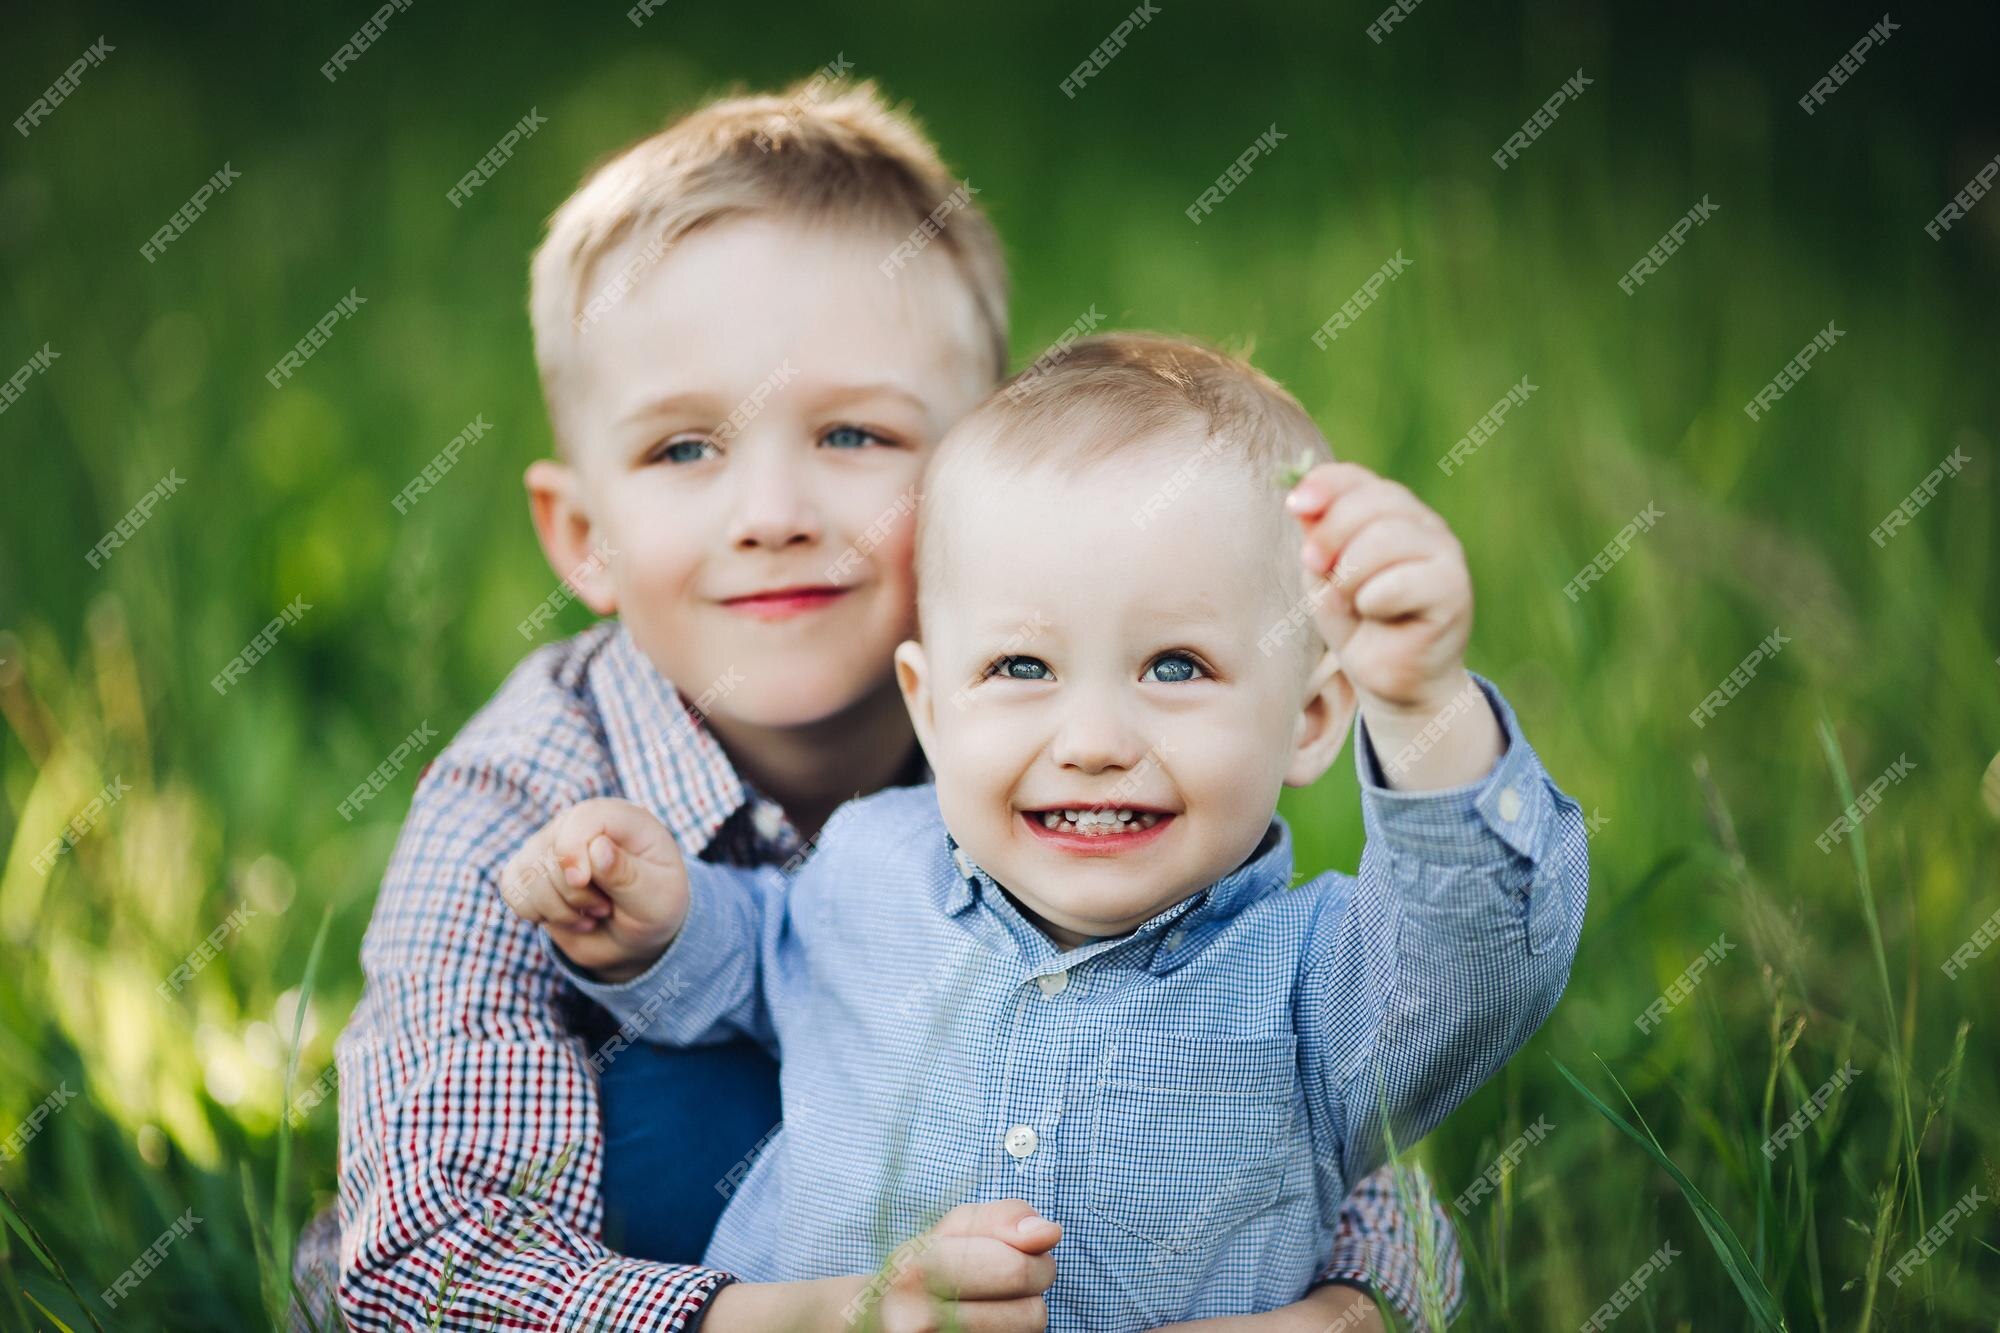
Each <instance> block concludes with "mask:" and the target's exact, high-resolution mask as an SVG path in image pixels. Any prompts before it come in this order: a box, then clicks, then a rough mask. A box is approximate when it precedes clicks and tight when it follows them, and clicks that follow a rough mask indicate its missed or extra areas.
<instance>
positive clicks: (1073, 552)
mask: <svg viewBox="0 0 2000 1333" xmlns="http://www.w3.org/2000/svg"><path fill="white" fill-rule="evenodd" d="M1198 446H1199V442H1198V441H1196V442H1194V443H1191V444H1188V445H1186V446H1185V447H1180V448H1176V449H1172V450H1162V451H1155V450H1150V449H1149V450H1145V451H1143V452H1141V453H1139V454H1137V455H1133V454H1127V455H1124V456H1123V457H1121V458H1120V459H1118V460H1117V461H1116V462H1114V463H1109V464H1105V465H1101V466H1097V467H1094V468H1091V469H1090V470H1088V471H1086V472H1085V473H1083V474H1082V475H1080V476H1064V475H1058V474H1057V473H1055V472H1053V471H1048V470H1036V471H1032V472H1030V473H1028V474H1027V475H1026V476H1024V477H1021V478H1019V479H1012V478H1003V477H1002V476H1000V475H997V474H996V475H991V476H987V475H979V476H978V478H977V483H976V485H975V484H963V482H962V478H960V479H954V480H953V482H952V483H951V487H950V491H951V493H950V495H949V496H944V495H940V496H938V497H936V498H935V503H937V504H939V505H949V507H950V511H951V512H950V520H949V521H950V524H951V527H950V529H949V533H948V535H947V536H946V538H945V540H946V542H947V543H948V545H947V546H946V548H945V550H946V554H945V558H944V560H943V561H942V563H941V571H940V573H941V577H940V581H941V582H942V583H943V584H945V585H946V586H944V587H940V588H929V589H926V590H925V595H924V608H925V611H924V642H923V644H922V646H921V648H918V647H917V646H916V645H911V646H908V647H906V648H905V649H904V650H903V652H904V654H905V655H906V657H907V656H909V655H911V654H912V653H913V652H914V653H915V654H916V655H917V658H918V660H919V661H921V663H922V664H923V669H924V674H925V676H926V678H927V681H928V687H929V689H928V693H929V705H928V716H929V719H930V724H929V726H928V728H925V727H924V726H923V723H922V720H921V719H920V720H919V728H920V733H921V734H923V735H924V737H925V743H926V747H927V749H928V751H929V754H930V759H931V764H932V768H933V769H934V771H935V773H936V775H937V784H938V799H939V802H940V805H941V808H942V810H943V813H944V817H945V822H946V823H947V824H948V825H949V826H950V828H951V830H952V833H953V835H954V836H955V837H957V838H958V839H959V841H960V842H961V843H962V844H963V845H964V846H965V849H966V851H967V852H968V853H969V854H970V855H971V856H972V858H973V859H974V860H975V861H976V862H978V863H979V865H980V866H981V867H982V868H984V869H985V870H986V871H987V872H988V873H989V874H991V875H992V876H993V877H994V878H995V879H997V880H998V881H999V882H1000V883H1001V884H1003V885H1005V886H1006V887H1007V889H1008V891H1009V892H1010V893H1012V894H1013V895H1014V896H1015V898H1016V899H1017V900H1018V901H1019V902H1020V903H1021V904H1022V905H1023V906H1025V907H1027V908H1028V909H1029V910H1030V911H1032V912H1033V913H1035V914H1036V915H1037V916H1038V917H1040V918H1041V920H1042V923H1043V924H1044V925H1045V926H1046V927H1050V928H1051V929H1050V934H1051V935H1052V937H1054V938H1055V939H1056V940H1057V942H1058V943H1059V944H1063V945H1065V946H1073V945H1074V944H1076V943H1077V942H1078V941H1079V939H1080V938H1086V937H1093V936H1104V935H1114V934H1119V933H1122V932H1124V931H1127V930H1130V929H1132V928H1134V927H1136V926H1138V925H1140V924H1142V923H1144V922H1145V921H1146V919H1147V918H1149V917H1151V916H1153V915H1154V914H1156V913H1158V912H1159V911H1161V910H1163V909H1164V908H1166V907H1168V906H1171V905H1172V904H1173V903H1175V902H1178V901H1179V900H1181V899H1182V898H1185V897H1187V896H1188V895H1189V894H1191V893H1194V892H1196V891H1198V890H1200V889H1201V888H1203V887H1205V886H1207V885H1208V884H1210V883H1213V882H1214V881H1215V880H1217V879H1219V878H1221V877H1222V876H1223V875H1226V874H1227V873H1229V872H1230V871H1231V870H1233V869H1234V868H1235V867H1236V866H1237V865H1239V864H1241V862H1242V861H1243V860H1244V858H1246V857H1247V856H1249V854H1250V853H1251V852H1252V851H1254V850H1255V849H1256V846H1257V843H1258V841H1259V839H1260V838H1261V837H1262V836H1263V833H1264V830H1265V828H1266V827H1267V826H1268V825H1269V823H1270V820H1271V816H1272V813H1273V811H1274V810H1275V808H1276V805H1277V797H1278V790H1279V788H1280V786H1282V785H1283V783H1284V782H1285V781H1286V780H1287V779H1288V777H1289V778H1290V780H1292V781H1309V780H1311V778H1313V777H1317V776H1318V772H1317V771H1314V772H1313V773H1311V774H1302V773H1300V772H1299V771H1298V770H1297V769H1296V767H1295V755H1296V753H1297V748H1296V742H1297V740H1298V738H1299V737H1300V736H1301V735H1303V734H1305V733H1303V732H1301V731H1299V730H1298V729H1299V728H1300V727H1302V726H1307V727H1308V729H1310V727H1309V724H1308V720H1307V715H1306V714H1305V713H1304V712H1303V711H1302V707H1301V705H1302V701H1303V700H1304V699H1305V697H1306V687H1305V680H1304V676H1305V673H1304V672H1303V671H1302V670H1301V656H1300V654H1299V653H1298V652H1295V651H1293V650H1294V649H1295V648H1296V647H1297V645H1296V644H1294V643H1292V642H1290V641H1287V642H1285V643H1284V644H1283V645H1282V646H1280V647H1279V648H1278V650H1277V651H1273V652H1269V653H1266V652H1263V651H1260V649H1259V646H1258V645H1259V641H1260V640H1264V641H1265V642H1266V643H1267V644H1268V643H1269V642H1270V641H1269V639H1268V638H1267V631H1269V630H1270V629H1271V627H1272V626H1273V625H1274V624H1275V623H1277V622H1278V621H1279V620H1280V619H1281V618H1282V617H1283V616H1284V615H1285V613H1286V611H1287V610H1288V609H1289V606H1290V604H1291V602H1290V598H1288V597H1287V596H1286V595H1285V590H1284V589H1283V588H1282V587H1281V586H1280V583H1279V574H1278V569H1279V565H1278V562H1277V561H1276V560H1275V559H1274V557H1273V550H1272V542H1273V541H1274V540H1277V539H1278V538H1277V536H1275V535H1274V533H1273V524H1274V523H1282V521H1283V520H1282V518H1281V515H1280V513H1279V503H1280V497H1279V495H1278V494H1277V492H1276V491H1274V490H1271V489H1270V488H1269V487H1260V486H1258V485H1257V483H1256V482H1255V481H1254V480H1253V479H1252V478H1250V477H1248V476H1247V475H1244V474H1243V473H1242V472H1240V471H1238V470H1235V469H1232V468H1231V467H1229V466H1228V465H1225V464H1222V463H1219V462H1208V461H1204V462H1201V463H1200V464H1199V465H1198V466H1196V467H1195V468H1194V469H1193V472H1192V478H1191V479H1190V477H1189V476H1188V475H1185V474H1183V475H1179V476H1177V475H1176V474H1177V470H1178V469H1181V468H1182V467H1183V465H1184V464H1185V463H1186V461H1187V460H1188V459H1189V458H1190V457H1191V456H1192V455H1193V454H1194V453H1195V452H1196V449H1197V448H1198ZM1156 494H1157V495H1161V496H1171V497H1172V498H1171V499H1170V500H1167V501H1166V502H1165V503H1164V505H1163V506H1160V505H1155V506H1153V507H1152V510H1153V512H1151V513H1150V514H1146V513H1145V512H1144V510H1143V509H1142V507H1143V506H1146V505H1147V501H1148V497H1151V496H1154V495H1156ZM933 519H935V511H933ZM1293 567H1294V566H1292V565H1291V564H1289V563H1288V564H1287V565H1285V566H1284V568H1287V569H1290V568H1293ZM910 684H911V682H910V679H909V674H908V673H907V672H906V673H905V679H904V686H905V694H906V697H908V696H909V694H910ZM919 707H921V705H919ZM1320 767H1324V763H1323V762H1322V763H1321V764H1320ZM1065 811H1071V812H1078V813H1084V812H1094V816H1093V817H1092V818H1091V819H1089V820H1088V822H1085V821H1072V820H1071V819H1069V818H1068V817H1067V816H1066V815H1065V814H1064V813H1063V812H1065Z"/></svg>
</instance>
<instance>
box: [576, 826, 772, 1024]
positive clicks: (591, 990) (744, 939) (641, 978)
mask: <svg viewBox="0 0 2000 1333" xmlns="http://www.w3.org/2000/svg"><path fill="white" fill-rule="evenodd" d="M704 867H705V863H704V862H699V861H693V860H690V861H689V862H688V912H687V919H686V920H684V921H682V922H681V928H680V933H679V934H677V935H675V936H674V938H673V942H672V943H671V944H669V945H667V947H666V949H665V950H663V951H662V952H661V954H660V956H659V957H658V958H656V959H654V960H653V964H652V966H651V967H648V968H647V969H646V970H645V971H644V972H641V973H640V974H639V975H638V976H636V977H633V978H632V979H631V980H630V981H595V980H592V979H591V978H590V977H588V976H585V975H584V972H583V969H582V968H580V967H578V966H577V965H576V964H575V963H572V962H571V961H570V960H569V959H568V958H566V957H564V956H563V951H562V950H561V949H558V948H557V947H556V943H555V940H554V938H553V937H552V936H550V934H549V933H548V932H547V931H546V930H545V931H543V932H542V949H543V951H544V952H545V953H546V954H547V955H548V956H549V959H550V960H551V961H552V962H554V963H555V965H556V966H557V967H558V968H559V969H561V971H562V974H563V976H564V977H566V978H567V979H568V981H569V983H570V984H571V985H573V986H575V987H576V988H577V989H578V990H580V991H582V992H583V993H584V994H585V995H586V996H588V997H589V998H591V999H592V1000H595V1001H596V1002H597V1003H598V1004H600V1005H602V1006H604V1008H606V1009H608V1010H610V1011H611V1013H612V1015H613V1016H615V1017H617V1018H620V1019H623V1018H628V1017H630V1016H632V1015H633V1014H635V1013H643V1014H646V1015H647V1016H648V1018H649V1020H652V1022H657V1021H658V1020H660V1019H665V1018H667V1017H668V1016H669V1015H668V1014H667V1013H666V1012H664V1011H662V1010H661V1008H660V1006H659V1005H658V1004H652V1005H650V1007H649V1005H648V1002H649V1001H650V1000H651V999H652V997H654V996H655V995H659V994H661V993H664V994H666V995H667V996H668V997H672V996H675V995H681V994H685V993H688V992H689V991H691V990H692V991H694V993H697V994H702V993H709V994H714V993H718V991H717V988H718V987H720V986H722V985H724V984H726V980H727V978H726V975H725V974H728V973H731V972H733V971H734V970H736V969H739V968H741V967H742V966H743V965H744V963H743V951H744V950H754V949H755V948H756V945H757V937H756V932H755V930H754V928H752V927H747V926H746V925H745V923H743V922H742V921H740V920H738V919H737V914H736V913H733V912H731V911H730V910H729V908H730V905H731V903H732V902H733V901H734V900H733V899H731V898H730V897H729V896H728V894H727V893H726V891H725V890H726V887H727V886H726V885H720V886H719V885H716V884H714V883H712V882H711V883H703V880H704V879H706V878H708V876H705V875H703V874H701V873H699V870H700V869H701V868H704ZM651 1025H652V1023H651V1022H649V1024H648V1026H649V1027H650V1026H651Z"/></svg>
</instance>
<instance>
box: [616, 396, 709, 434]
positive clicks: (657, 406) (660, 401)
mask: <svg viewBox="0 0 2000 1333" xmlns="http://www.w3.org/2000/svg"><path fill="white" fill-rule="evenodd" d="M715 405H716V397H715V395H714V394H712V393H707V392H705V391H703V390H700V389H684V390H681V391H680V392H678V393H669V394H663V395H661V396H660V397H658V398H653V399H649V400H648V401H646V402H643V403H641V404H639V405H638V406H637V407H635V408H633V409H632V410H631V411H629V412H627V413H626V414H625V415H624V416H621V417H619V418H618V424H619V425H621V426H623V425H626V424H628V423H630V422H634V421H645V420H650V419H652V418H653V417H664V416H671V415H673V414H674V413H687V414H690V415H698V414H700V413H704V412H707V413H713V412H714V411H715Z"/></svg>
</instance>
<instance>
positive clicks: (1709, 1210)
mask: <svg viewBox="0 0 2000 1333" xmlns="http://www.w3.org/2000/svg"><path fill="white" fill-rule="evenodd" d="M1549 1058H1550V1059H1551V1060H1553V1061H1554V1062H1555V1067H1556V1069H1557V1071H1558V1072H1560V1073H1561V1074H1562V1076H1563V1077H1564V1078H1565V1079H1568V1080H1569V1084H1570V1086H1571V1087H1573V1088H1575V1089H1576V1090H1577V1091H1578V1092H1580V1093H1582V1094H1583V1098H1584V1100H1585V1101H1587V1102H1589V1103H1590V1105H1591V1107H1592V1108H1593V1109H1595V1110H1596V1111H1597V1113H1598V1114H1599V1115H1601V1116H1603V1117H1604V1118H1605V1119H1606V1120H1609V1121H1610V1122H1611V1123H1612V1124H1614V1125H1616V1126H1617V1127H1618V1129H1619V1130H1620V1131H1621V1132H1622V1133H1624V1135H1625V1136H1626V1137H1627V1138H1629V1139H1631V1140H1632V1141H1633V1142H1634V1143H1636V1144H1638V1145H1639V1146H1640V1147H1641V1148H1643V1149H1645V1150H1646V1153H1647V1155H1648V1156H1650V1157H1652V1159H1653V1160H1654V1161H1655V1162H1657V1163H1658V1164H1659V1166H1660V1168H1661V1169H1662V1170H1664V1171H1665V1172H1666V1173H1667V1174H1668V1175H1669V1176H1672V1177H1673V1180H1674V1183H1675V1184H1676V1185H1678V1186H1680V1190H1681V1194H1682V1196H1683V1197H1684V1198H1686V1200H1687V1201H1688V1206H1689V1207H1690V1208H1692V1209H1693V1210H1694V1215H1695V1221H1697V1222H1699V1223H1700V1224H1701V1229H1702V1231H1703V1232H1704V1233H1706V1234H1707V1236H1708V1240H1709V1244H1710V1245H1712V1246H1714V1247H1715V1253H1716V1256H1717V1257H1718V1258H1720V1259H1721V1260H1722V1266H1723V1269H1724V1270H1725V1271H1726V1272H1727V1273H1728V1274H1729V1279H1730V1281H1732V1282H1734V1283H1735V1284H1736V1290H1737V1291H1738V1292H1739V1293H1740V1294H1741V1295H1742V1297H1743V1303H1744V1305H1745V1306H1746V1307H1747V1308H1748V1309H1749V1311H1750V1314H1751V1316H1752V1317H1753V1318H1754V1319H1756V1321H1757V1324H1758V1326H1759V1327H1760V1328H1763V1329H1766V1330H1771V1331H1772V1333H1784V1331H1785V1330H1786V1329H1787V1328H1788V1327H1789V1326H1788V1325H1787V1324H1786V1323H1785V1317H1784V1314H1783V1313H1782V1312H1781V1311H1780V1310H1779V1309H1778V1303H1777V1300H1776V1299H1775V1298H1774V1297H1773V1296H1772V1295H1771V1292H1770V1289H1769V1288H1767V1287H1766V1286H1765V1285H1764V1279H1763V1278H1762V1277H1761V1276H1759V1275H1758V1273H1757V1270H1756V1269H1755V1267H1753V1266H1752V1265H1751V1262H1750V1256H1749V1254H1748V1253H1747V1252H1746V1251H1745V1250H1744V1248H1743V1242H1742V1241H1740V1240H1738V1239H1737V1237H1736V1233H1735V1232H1734V1231H1733V1230H1731V1229H1730V1226H1729V1223H1728V1222H1726V1221H1724V1220H1723V1217H1722V1214H1721V1213H1720V1212H1718V1211H1716V1208H1715V1206H1714V1205H1713V1204H1711V1203H1710V1202H1709V1201H1708V1199H1707V1198H1706V1197H1705V1196H1704V1195H1703V1194H1702V1192H1701V1191H1700V1190H1699V1189H1697V1188H1695V1183H1694V1182H1693V1181H1692V1180H1690V1179H1688V1175H1687V1173H1686V1172H1685V1171H1683V1170H1681V1169H1680V1167H1679V1166H1678V1165H1676V1164H1675V1162H1674V1160H1673V1158H1671V1157H1669V1156H1667V1153H1666V1150H1665V1149H1663V1148H1662V1147H1660V1144H1659V1141H1658V1140H1657V1139H1655V1138H1654V1137H1653V1135H1652V1131H1650V1130H1648V1131H1647V1132H1645V1133H1643V1134H1642V1133H1640V1132H1639V1130H1638V1129H1636V1128H1635V1127H1634V1126H1633V1125H1632V1124H1631V1122H1629V1121H1627V1120H1626V1119H1625V1117H1623V1116H1621V1115H1619V1114H1618V1112H1616V1111H1614V1110H1612V1109H1611V1108H1610V1107H1609V1106H1607V1105H1605V1104H1604V1102H1603V1101H1602V1100H1601V1099H1600V1098H1599V1097H1598V1095H1597V1094H1596V1093H1594V1092H1592V1091H1591V1090H1590V1089H1589V1088H1588V1087H1586V1086H1585V1085H1584V1083H1583V1080H1581V1079H1579V1078H1578V1077H1577V1076H1576V1075H1575V1074H1572V1073H1571V1072H1570V1071H1569V1067H1568V1066H1566V1065H1565V1064H1563V1062H1562V1061H1561V1060H1556V1059H1555V1057H1554V1056H1551V1057H1549ZM1598 1063H1599V1064H1602V1063H1603V1061H1601V1060H1600V1061H1599V1062H1598ZM1605 1072H1606V1073H1607V1074H1610V1073H1611V1071H1610V1069H1609V1067H1608V1066H1607V1067H1606V1069H1605ZM1611 1081H1612V1083H1613V1084H1614V1085H1617V1086H1618V1092H1619V1095H1620V1096H1624V1095H1625V1089H1624V1086H1623V1085H1622V1084H1618V1077H1617V1075H1615V1074H1612V1075H1611ZM1625 1100H1626V1102H1627V1104H1628V1105H1629V1104H1630V1103H1631V1100H1632V1099H1631V1098H1630V1097H1626V1098H1625ZM1634 1114H1637V1108H1634Z"/></svg>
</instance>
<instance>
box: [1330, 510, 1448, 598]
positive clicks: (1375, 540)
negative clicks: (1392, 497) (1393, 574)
mask: <svg viewBox="0 0 2000 1333" xmlns="http://www.w3.org/2000/svg"><path fill="white" fill-rule="evenodd" d="M1441 540H1445V539H1442V538H1440V536H1439V534H1438V533H1437V531H1436V530H1435V529H1433V528H1432V527H1431V526H1430V525H1429V524H1426V523H1418V522H1416V521H1415V520H1414V519H1412V518H1410V517H1409V516H1408V515H1406V514H1400V513H1395V514H1387V515H1384V516H1382V517H1380V518H1377V519H1375V520H1374V521H1373V522H1371V523H1369V524H1368V525H1367V526H1366V527H1364V528H1362V529H1361V530H1360V531H1359V532H1357V533H1355V534H1354V536H1353V538H1352V539H1350V540H1349V541H1348V543H1347V545H1346V547H1345V548H1344V549H1343V550H1342V551H1341V553H1340V559H1339V560H1337V561H1336V562H1335V563H1334V566H1333V571H1332V574H1331V575H1330V577H1331V578H1332V579H1333V584H1334V586H1335V587H1336V588H1339V589H1340V590H1341V591H1342V592H1343V593H1344V594H1345V595H1346V598H1347V600H1348V603H1349V605H1351V606H1353V607H1354V608H1355V609H1356V610H1357V611H1359V610H1360V609H1361V607H1360V603H1359V601H1358V598H1359V595H1360V592H1361V588H1362V585H1364V584H1366V583H1367V582H1368V581H1369V580H1370V579H1372V578H1374V577H1375V575H1377V574H1379V573H1381V572H1382V571H1383V570H1385V569H1387V568H1389V567H1390V566H1391V565H1400V564H1404V563H1407V562H1409V561H1413V560H1428V559H1430V558H1431V557H1432V556H1433V555H1435V554H1437V551H1438V547H1439V543H1440V541H1441ZM1362 614H1364V615H1365V614H1367V613H1366V612H1362Z"/></svg>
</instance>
